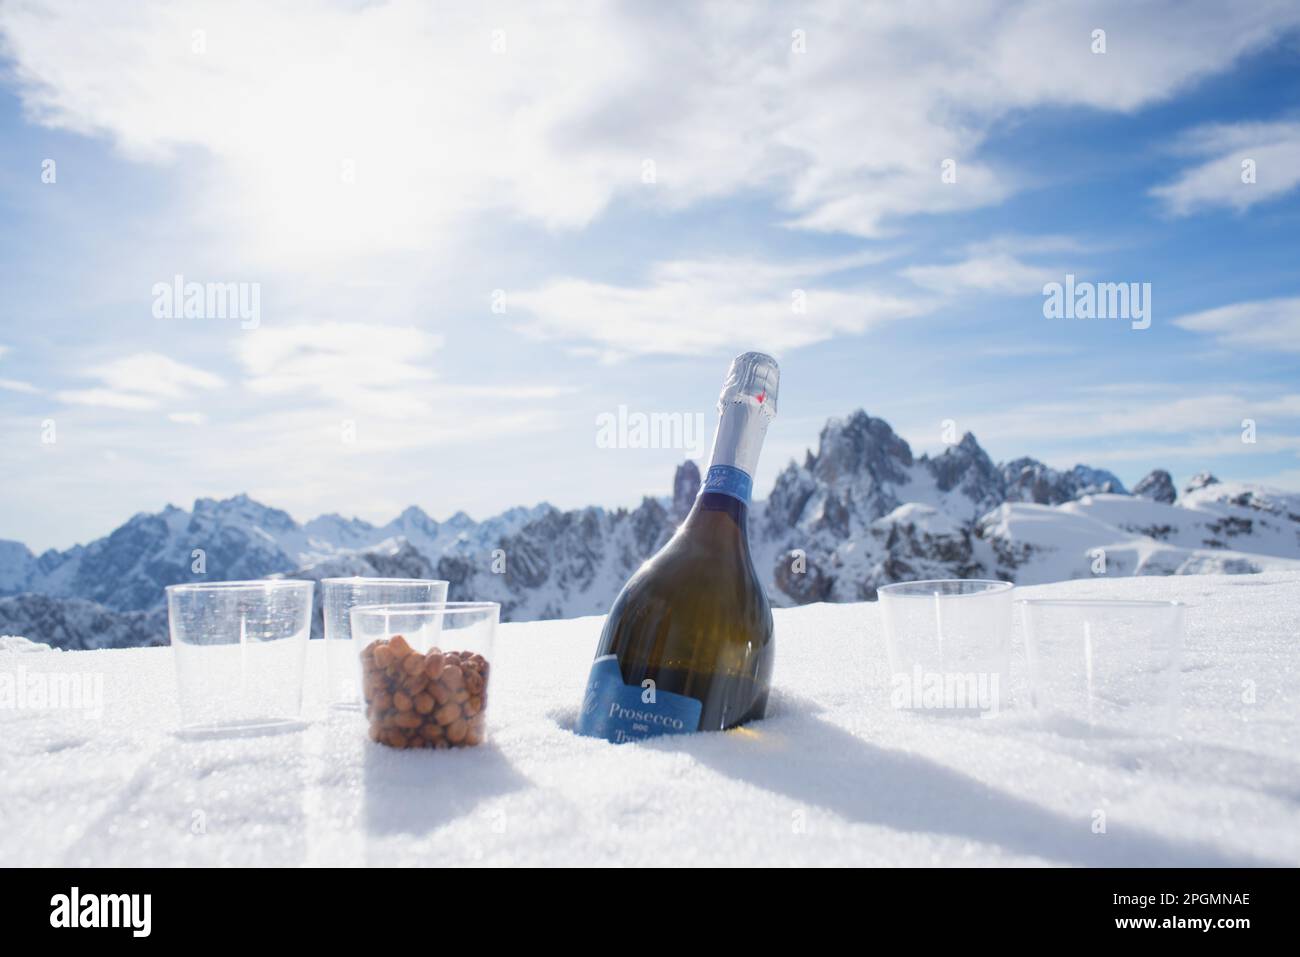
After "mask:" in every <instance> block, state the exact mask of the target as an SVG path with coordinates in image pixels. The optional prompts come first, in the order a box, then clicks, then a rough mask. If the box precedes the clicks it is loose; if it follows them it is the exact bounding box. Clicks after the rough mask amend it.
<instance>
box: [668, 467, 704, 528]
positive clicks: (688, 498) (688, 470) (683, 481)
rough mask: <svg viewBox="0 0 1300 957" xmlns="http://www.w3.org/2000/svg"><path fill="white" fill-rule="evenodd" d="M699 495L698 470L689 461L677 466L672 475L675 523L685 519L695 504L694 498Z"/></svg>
mask: <svg viewBox="0 0 1300 957" xmlns="http://www.w3.org/2000/svg"><path fill="white" fill-rule="evenodd" d="M699 494H700V468H699V466H698V465H696V464H695V463H694V462H692V461H691V460H690V459H687V460H686V461H685V462H683V463H682V464H681V465H679V466H677V471H676V472H675V473H673V506H672V515H673V518H674V519H676V520H677V521H679V522H680V521H681V520H682V519H683V518H685V517H686V513H687V512H689V511H690V510H691V506H692V505H694V504H695V497H696V496H697V495H699Z"/></svg>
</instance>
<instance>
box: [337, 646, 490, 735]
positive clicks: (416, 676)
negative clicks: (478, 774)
mask: <svg viewBox="0 0 1300 957" xmlns="http://www.w3.org/2000/svg"><path fill="white" fill-rule="evenodd" d="M361 670H362V689H363V691H364V693H365V697H366V715H367V716H368V717H369V718H370V740H372V741H378V742H379V743H381V744H386V745H388V746H389V747H390V748H438V749H443V748H463V747H472V746H473V745H476V744H480V743H481V742H482V741H483V737H484V717H485V711H484V709H485V708H486V707H487V679H488V663H487V660H486V659H485V658H484V657H483V656H482V655H476V654H471V653H470V652H468V651H446V652H444V651H440V650H438V649H437V648H430V649H429V652H428V654H421V653H420V652H418V651H416V650H415V649H414V648H412V647H411V646H410V644H409V643H408V642H407V640H406V639H405V638H403V637H402V636H401V635H394V636H393V637H392V638H389V639H387V640H384V639H380V640H378V641H372V642H371V643H370V644H369V645H367V646H366V648H365V650H364V651H362V652H361Z"/></svg>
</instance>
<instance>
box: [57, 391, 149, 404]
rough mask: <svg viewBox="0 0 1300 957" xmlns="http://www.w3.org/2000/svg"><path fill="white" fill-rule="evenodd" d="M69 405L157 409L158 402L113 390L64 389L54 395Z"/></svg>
mask: <svg viewBox="0 0 1300 957" xmlns="http://www.w3.org/2000/svg"><path fill="white" fill-rule="evenodd" d="M54 397H55V398H56V399H58V400H59V401H60V402H66V403H68V404H69V405H90V406H97V407H100V408H106V409H156V408H157V407H158V401H157V400H156V399H153V398H150V397H149V396H144V395H132V394H130V393H127V392H115V391H113V390H112V389H64V390H61V391H59V392H56V393H54Z"/></svg>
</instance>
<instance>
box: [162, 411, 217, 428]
mask: <svg viewBox="0 0 1300 957" xmlns="http://www.w3.org/2000/svg"><path fill="white" fill-rule="evenodd" d="M167 421H168V422H175V423H176V424H177V425H202V424H203V423H205V422H206V421H208V417H207V416H206V415H204V414H203V413H202V412H169V413H167Z"/></svg>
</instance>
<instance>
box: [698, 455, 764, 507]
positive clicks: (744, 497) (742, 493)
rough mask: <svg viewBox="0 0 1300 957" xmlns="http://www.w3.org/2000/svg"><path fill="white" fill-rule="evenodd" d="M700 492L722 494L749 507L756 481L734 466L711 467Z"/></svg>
mask: <svg viewBox="0 0 1300 957" xmlns="http://www.w3.org/2000/svg"><path fill="white" fill-rule="evenodd" d="M700 491H701V492H721V493H722V494H723V495H730V496H731V497H732V498H738V499H740V500H741V501H742V502H744V503H745V504H746V505H748V504H749V496H750V494H751V493H752V492H753V491H754V480H753V479H752V478H750V477H749V473H747V472H746V471H745V470H744V469H738V468H736V467H735V466H734V465H710V466H709V471H708V474H706V475H705V476H704V485H703V486H701V487H700Z"/></svg>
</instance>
